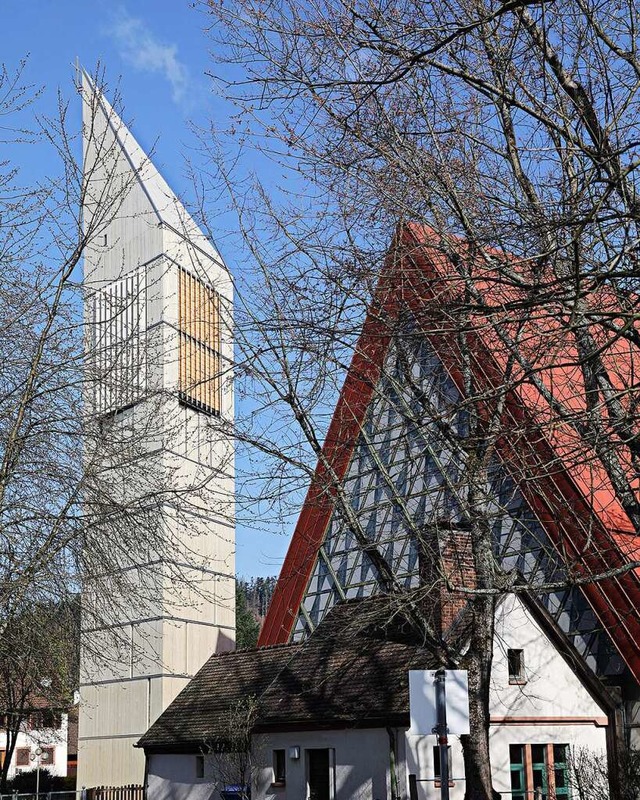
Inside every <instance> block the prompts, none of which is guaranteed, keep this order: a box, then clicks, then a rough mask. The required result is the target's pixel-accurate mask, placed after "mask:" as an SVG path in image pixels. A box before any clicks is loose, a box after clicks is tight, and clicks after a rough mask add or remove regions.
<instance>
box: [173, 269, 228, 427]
mask: <svg viewBox="0 0 640 800" xmlns="http://www.w3.org/2000/svg"><path fill="white" fill-rule="evenodd" d="M178 328H179V337H180V346H179V356H178V358H179V394H180V399H181V400H183V401H184V402H186V403H188V404H189V405H192V406H194V407H195V408H197V409H199V410H201V411H206V412H208V413H209V414H219V413H220V400H221V380H220V297H219V295H218V293H217V292H216V291H214V290H213V289H212V288H211V287H210V286H207V284H205V283H204V282H203V281H201V280H199V279H198V278H196V277H195V276H193V275H191V273H189V272H187V271H186V270H184V269H180V270H179V271H178Z"/></svg>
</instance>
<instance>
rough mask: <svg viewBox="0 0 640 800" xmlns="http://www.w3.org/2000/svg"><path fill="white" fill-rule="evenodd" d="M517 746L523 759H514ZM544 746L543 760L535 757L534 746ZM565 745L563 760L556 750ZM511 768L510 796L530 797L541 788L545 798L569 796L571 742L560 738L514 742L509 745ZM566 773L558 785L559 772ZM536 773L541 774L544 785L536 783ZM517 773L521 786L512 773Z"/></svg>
mask: <svg viewBox="0 0 640 800" xmlns="http://www.w3.org/2000/svg"><path fill="white" fill-rule="evenodd" d="M516 748H517V749H518V751H519V753H520V757H521V760H520V761H519V762H518V761H515V760H514V758H513V755H514V750H515V749H516ZM534 748H542V749H541V755H542V760H540V759H537V760H536V761H534V760H533V749H534ZM559 748H562V756H563V758H562V760H561V761H560V760H557V759H556V750H558V749H559ZM509 771H510V776H511V779H510V783H511V785H510V792H511V795H510V796H511V800H529V798H531V797H537V795H536V791H537V789H538V788H539V789H540V790H541V796H542V798H544V799H545V800H552V798H553V800H570V799H571V790H570V786H569V745H568V744H567V743H564V742H562V743H558V742H533V743H530V744H529V743H527V744H522V743H514V744H510V745H509ZM557 772H561V773H562V775H563V783H564V786H561V787H558V786H557V785H556V773H557ZM536 773H538V774H539V775H540V778H541V783H542V785H541V786H539V787H536V786H535V783H536V778H535V776H536ZM514 774H518V776H519V777H518V783H519V787H516V788H514V786H513V782H514V781H513V777H512V776H513V775H514Z"/></svg>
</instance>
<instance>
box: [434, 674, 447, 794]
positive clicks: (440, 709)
mask: <svg viewBox="0 0 640 800" xmlns="http://www.w3.org/2000/svg"><path fill="white" fill-rule="evenodd" d="M445 680H446V672H445V671H444V670H443V669H439V670H438V671H437V672H436V674H435V677H434V683H435V688H436V720H437V724H436V727H435V728H434V733H436V734H437V736H438V749H439V754H440V798H441V800H449V758H448V755H449V739H448V736H447V734H448V733H449V729H448V727H447V691H446V686H445Z"/></svg>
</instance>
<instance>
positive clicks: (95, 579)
mask: <svg viewBox="0 0 640 800" xmlns="http://www.w3.org/2000/svg"><path fill="white" fill-rule="evenodd" d="M82 95H83V129H84V174H85V185H86V197H85V198H84V202H83V215H84V219H83V224H84V228H85V231H90V233H91V243H90V245H89V247H88V248H87V251H86V254H85V274H84V286H85V298H86V299H85V323H86V328H87V337H86V340H87V367H86V371H87V373H86V374H87V380H86V392H85V410H86V415H87V420H88V423H87V430H88V444H87V467H88V469H87V474H88V475H89V478H88V481H87V486H88V488H87V492H86V498H85V508H86V509H87V511H86V519H87V523H86V524H87V534H86V542H85V552H84V554H83V559H84V570H85V576H86V577H85V583H84V586H83V597H82V615H83V642H82V653H81V679H80V680H81V686H80V694H81V707H80V725H79V752H78V786H87V787H91V786H98V785H111V786H119V785H125V784H140V783H142V781H143V777H144V757H143V754H142V753H141V752H139V751H138V750H137V749H135V748H134V747H133V745H134V743H135V742H136V741H137V739H138V738H139V737H140V736H141V734H142V733H144V731H145V730H146V729H147V728H148V727H149V725H150V724H151V723H152V722H153V721H154V720H155V719H156V718H157V717H158V716H159V714H160V713H161V712H162V711H163V710H164V709H165V708H166V707H167V705H168V704H169V703H170V702H171V701H172V700H173V699H174V697H175V696H176V694H177V693H178V692H179V691H180V689H182V687H183V686H184V685H185V684H186V683H187V681H188V680H189V678H190V677H191V676H193V675H194V673H195V672H196V671H197V670H198V669H199V668H200V666H201V665H202V664H203V663H204V661H205V660H206V659H207V658H208V656H210V655H211V654H212V653H213V652H215V651H220V650H225V649H231V648H232V647H233V646H234V639H235V588H234V587H235V584H234V572H235V565H234V544H235V541H234V538H235V537H234V519H233V493H234V475H233V441H232V438H231V435H230V428H231V423H232V419H233V387H232V376H231V369H230V367H231V363H232V338H231V306H232V283H231V279H230V276H229V274H228V272H227V270H226V267H225V265H224V263H223V261H222V259H221V257H220V255H219V253H218V252H217V250H216V249H215V247H214V246H213V245H212V243H211V242H210V241H209V240H208V239H207V238H206V237H205V236H204V235H203V233H202V232H201V231H200V230H199V228H198V226H197V225H196V224H195V222H194V221H193V219H192V218H191V217H190V216H189V214H188V213H187V212H186V210H185V209H184V207H183V206H182V204H181V203H180V202H179V200H178V199H177V198H176V196H175V195H174V194H173V192H172V191H171V190H170V188H169V186H168V185H167V183H166V182H165V181H164V179H163V178H162V177H161V176H160V174H159V173H158V171H157V170H156V169H155V167H154V166H153V164H152V163H151V162H150V160H149V158H148V157H147V156H146V155H145V153H144V152H143V150H142V149H141V147H140V146H139V145H138V144H137V142H136V141H135V139H134V138H133V136H132V135H131V133H130V132H129V131H128V130H127V128H126V126H125V125H124V124H123V122H122V120H121V119H120V118H119V117H118V115H117V114H116V113H115V112H114V110H113V108H112V107H111V106H110V105H109V104H108V103H107V101H106V100H105V98H104V96H103V95H102V93H101V92H100V91H99V90H98V89H96V88H95V86H94V85H93V83H92V82H91V80H90V79H89V77H88V76H87V75H86V74H83V76H82Z"/></svg>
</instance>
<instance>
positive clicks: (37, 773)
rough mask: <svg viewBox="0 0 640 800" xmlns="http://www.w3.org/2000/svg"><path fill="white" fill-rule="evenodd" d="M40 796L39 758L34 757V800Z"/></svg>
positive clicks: (37, 799)
mask: <svg viewBox="0 0 640 800" xmlns="http://www.w3.org/2000/svg"><path fill="white" fill-rule="evenodd" d="M39 794H40V756H39V755H38V756H36V800H39V798H38V795H39Z"/></svg>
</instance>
